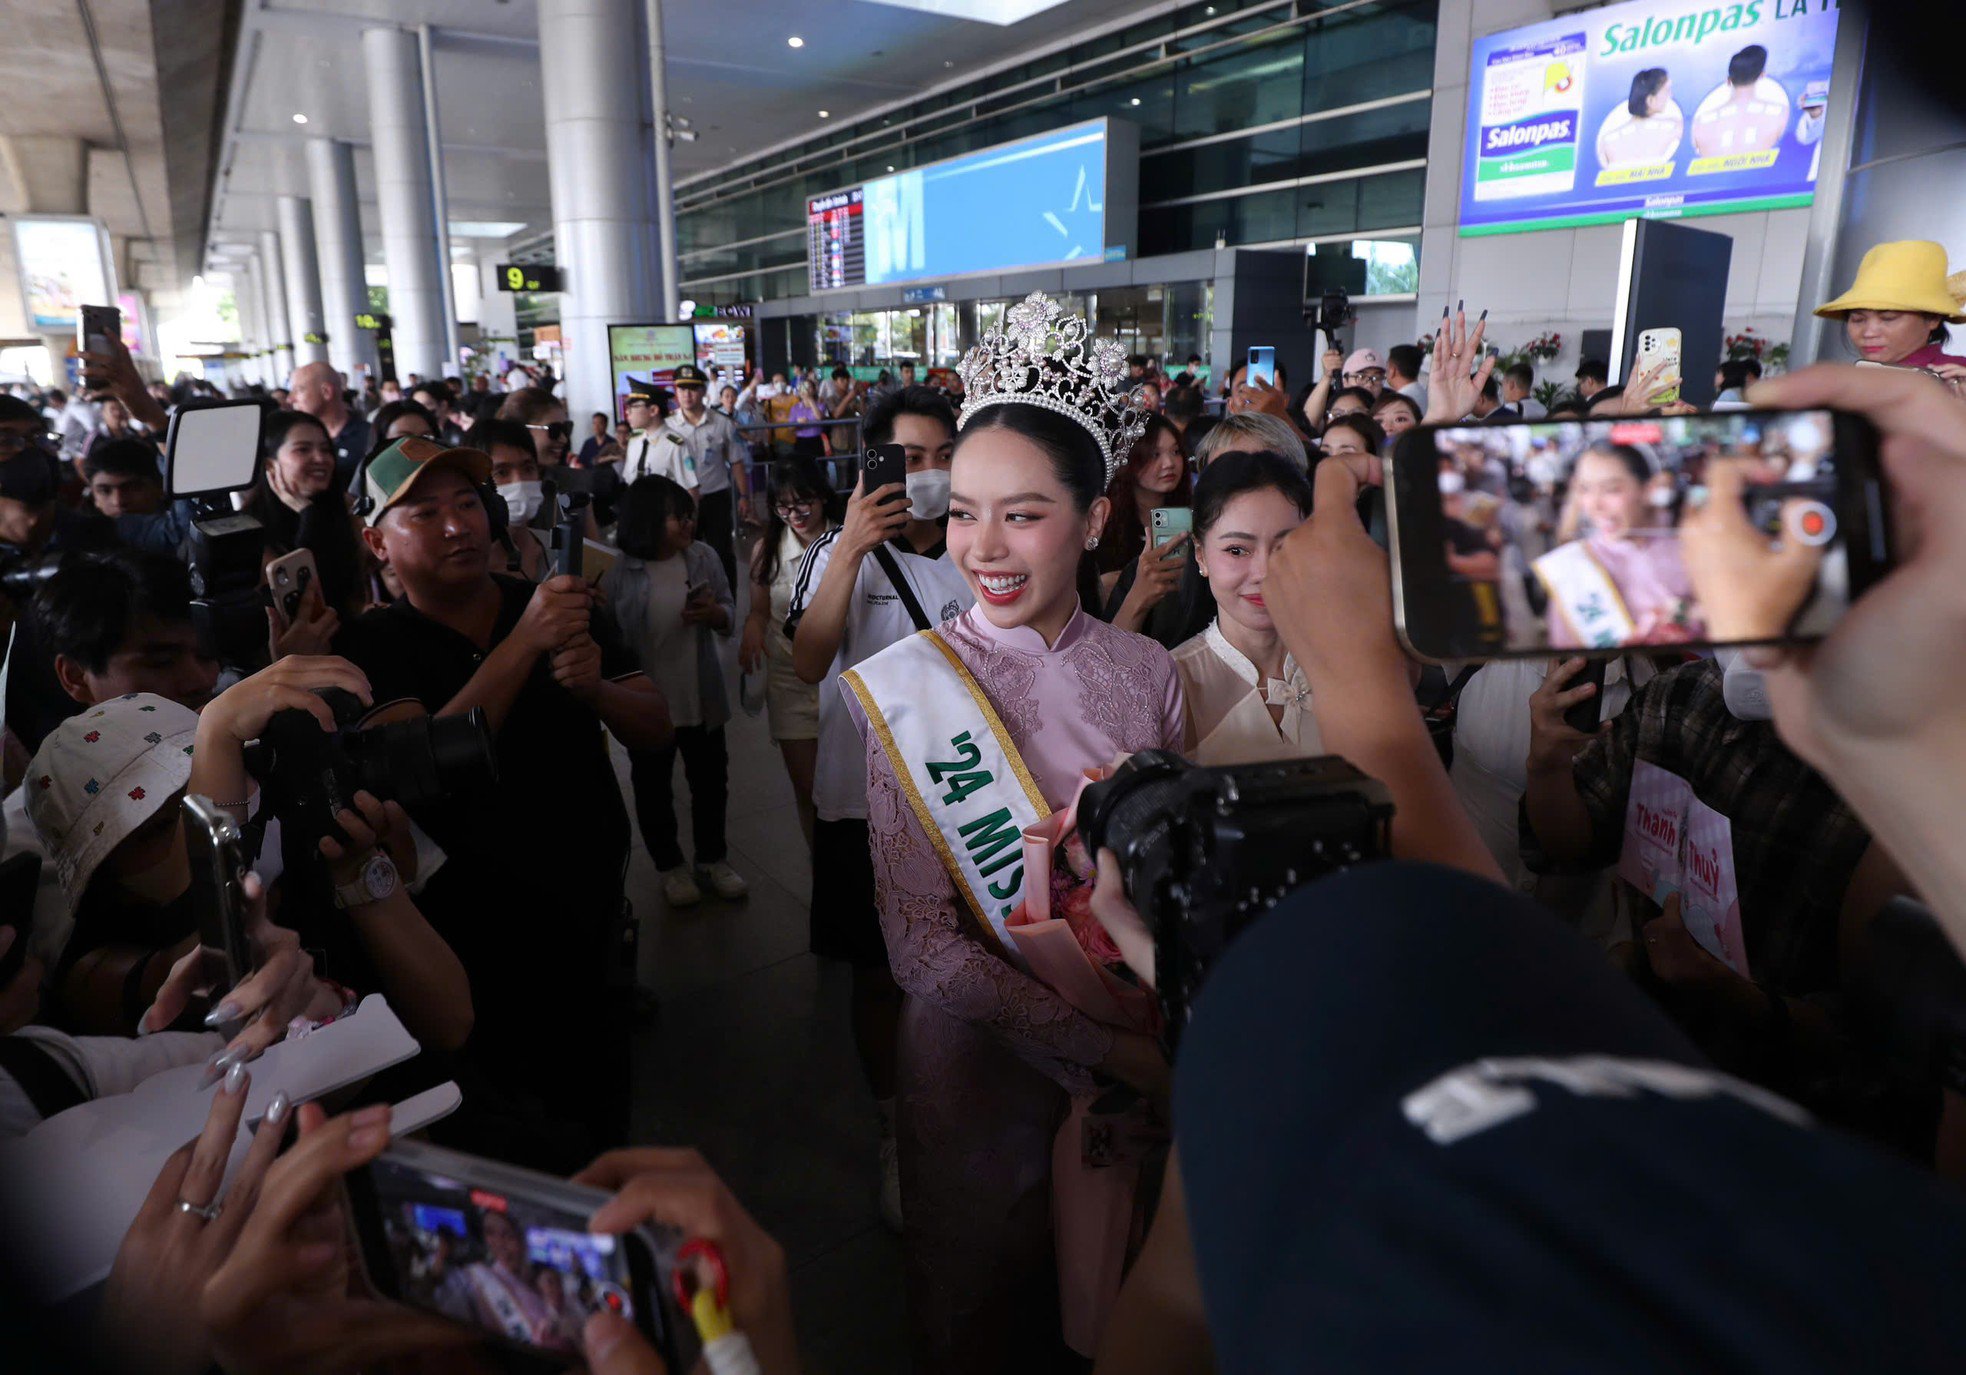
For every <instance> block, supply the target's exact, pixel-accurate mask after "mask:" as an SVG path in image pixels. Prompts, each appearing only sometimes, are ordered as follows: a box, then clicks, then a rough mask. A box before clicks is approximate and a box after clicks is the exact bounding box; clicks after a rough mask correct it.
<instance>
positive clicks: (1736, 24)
mask: <svg viewBox="0 0 1966 1375" xmlns="http://www.w3.org/2000/svg"><path fill="white" fill-rule="evenodd" d="M1760 22H1761V0H1748V3H1747V4H1745V5H1716V6H1714V8H1712V9H1710V10H1696V11H1694V12H1693V13H1691V14H1682V15H1680V16H1679V17H1678V18H1676V19H1665V18H1648V19H1646V20H1645V21H1644V22H1643V23H1640V24H1612V25H1611V26H1609V27H1608V28H1606V29H1605V30H1604V49H1603V51H1601V52H1600V53H1598V56H1599V57H1616V56H1617V55H1618V54H1619V53H1629V52H1637V51H1638V50H1639V49H1640V48H1658V47H1663V46H1665V45H1666V44H1668V43H1698V42H1699V41H1700V40H1702V39H1704V38H1707V37H1709V36H1710V35H1713V34H1716V33H1732V32H1733V31H1734V30H1735V29H1741V28H1752V27H1753V26H1754V25H1756V24H1759V23H1760Z"/></svg>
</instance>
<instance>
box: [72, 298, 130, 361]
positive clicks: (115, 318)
mask: <svg viewBox="0 0 1966 1375" xmlns="http://www.w3.org/2000/svg"><path fill="white" fill-rule="evenodd" d="M122 337H123V312H122V311H120V310H118V309H117V308H116V307H115V306H83V307H81V309H80V310H79V311H77V313H76V316H75V342H76V345H77V346H78V347H79V348H80V350H81V351H82V352H83V353H108V352H109V348H110V341H111V340H112V339H120V338H122Z"/></svg>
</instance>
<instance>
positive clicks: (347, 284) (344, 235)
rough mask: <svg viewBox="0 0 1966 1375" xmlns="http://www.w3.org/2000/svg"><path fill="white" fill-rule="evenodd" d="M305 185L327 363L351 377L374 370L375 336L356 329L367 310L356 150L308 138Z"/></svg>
mask: <svg viewBox="0 0 1966 1375" xmlns="http://www.w3.org/2000/svg"><path fill="white" fill-rule="evenodd" d="M307 186H308V190H310V191H311V192H313V195H312V197H311V199H312V201H313V203H314V241H315V250H316V257H317V258H318V259H319V262H320V271H321V313H322V316H323V318H325V319H326V321H327V327H328V361H329V362H331V363H333V364H334V365H335V367H337V368H338V369H340V370H341V374H342V376H344V377H348V378H353V377H355V376H356V374H357V373H358V372H360V371H362V370H364V369H366V370H367V371H368V372H369V373H370V374H371V375H374V373H375V368H376V352H375V336H374V335H372V334H370V333H369V332H368V331H367V330H358V329H356V328H355V317H356V316H357V315H360V314H362V313H364V312H365V311H367V310H368V308H369V292H368V282H367V274H366V273H365V272H364V271H363V264H362V214H361V208H360V206H359V205H358V204H357V202H356V200H355V150H354V149H353V148H352V147H350V146H349V145H348V144H346V143H343V142H341V141H339V140H337V139H331V138H314V139H309V140H308V141H307Z"/></svg>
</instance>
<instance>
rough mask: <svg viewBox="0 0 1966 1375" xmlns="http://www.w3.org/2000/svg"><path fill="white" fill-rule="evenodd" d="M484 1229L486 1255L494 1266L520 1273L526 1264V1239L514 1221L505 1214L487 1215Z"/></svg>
mask: <svg viewBox="0 0 1966 1375" xmlns="http://www.w3.org/2000/svg"><path fill="white" fill-rule="evenodd" d="M484 1228H485V1254H486V1255H488V1256H490V1257H491V1258H492V1262H493V1263H494V1264H496V1265H502V1266H504V1267H505V1268H506V1269H507V1270H510V1271H512V1272H513V1273H514V1274H517V1273H519V1272H520V1271H521V1270H522V1269H523V1268H524V1266H525V1263H526V1239H525V1238H524V1237H522V1236H520V1235H519V1229H518V1227H517V1226H516V1225H514V1223H513V1221H512V1219H511V1218H509V1217H507V1216H505V1214H503V1213H486V1214H485V1221H484Z"/></svg>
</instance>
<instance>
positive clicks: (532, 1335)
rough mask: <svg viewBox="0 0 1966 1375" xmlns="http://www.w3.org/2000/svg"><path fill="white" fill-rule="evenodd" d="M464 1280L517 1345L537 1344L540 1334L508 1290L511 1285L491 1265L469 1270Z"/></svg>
mask: <svg viewBox="0 0 1966 1375" xmlns="http://www.w3.org/2000/svg"><path fill="white" fill-rule="evenodd" d="M464 1278H465V1281H466V1282H467V1283H469V1284H470V1286H471V1288H472V1290H473V1291H474V1292H475V1293H476V1294H477V1295H478V1297H479V1298H480V1299H482V1300H483V1301H484V1304H485V1307H486V1308H488V1309H490V1310H491V1315H492V1321H494V1322H496V1323H497V1324H498V1326H499V1329H500V1330H501V1331H502V1332H504V1334H505V1335H506V1336H508V1337H510V1338H511V1339H512V1340H513V1341H515V1342H525V1343H528V1344H537V1342H538V1341H539V1333H538V1331H537V1330H536V1329H535V1327H534V1324H533V1321H532V1319H531V1318H529V1317H527V1316H526V1314H525V1311H524V1310H523V1309H522V1308H521V1307H520V1306H519V1301H518V1299H517V1298H516V1297H514V1295H513V1294H512V1291H511V1290H510V1289H508V1288H507V1287H506V1285H507V1281H506V1280H505V1278H504V1276H502V1275H500V1274H499V1273H498V1272H497V1271H496V1270H494V1269H493V1268H492V1265H491V1263H490V1262H489V1261H487V1262H485V1263H483V1264H481V1265H472V1266H468V1267H466V1269H465V1271H464Z"/></svg>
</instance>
